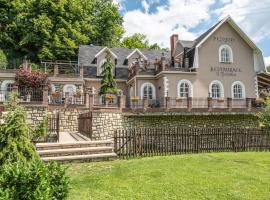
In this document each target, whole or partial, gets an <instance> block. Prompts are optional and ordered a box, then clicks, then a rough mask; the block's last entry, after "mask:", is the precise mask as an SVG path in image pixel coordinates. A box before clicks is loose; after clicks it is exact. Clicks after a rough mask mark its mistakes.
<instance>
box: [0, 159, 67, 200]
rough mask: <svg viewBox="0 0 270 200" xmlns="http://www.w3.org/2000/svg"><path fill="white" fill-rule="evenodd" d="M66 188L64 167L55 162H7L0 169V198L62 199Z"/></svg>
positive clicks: (22, 199)
mask: <svg viewBox="0 0 270 200" xmlns="http://www.w3.org/2000/svg"><path fill="white" fill-rule="evenodd" d="M68 189H69V179H68V177H67V176H66V175H65V169H64V168H62V167H61V166H60V164H58V163H55V162H50V163H48V164H45V163H44V162H42V161H40V160H33V161H32V162H29V163H25V162H17V163H9V164H5V165H3V166H2V167H1V169H0V199H5V200H11V199H12V200H15V199H20V200H36V199H43V200H58V199H61V200H64V199H67V196H68Z"/></svg>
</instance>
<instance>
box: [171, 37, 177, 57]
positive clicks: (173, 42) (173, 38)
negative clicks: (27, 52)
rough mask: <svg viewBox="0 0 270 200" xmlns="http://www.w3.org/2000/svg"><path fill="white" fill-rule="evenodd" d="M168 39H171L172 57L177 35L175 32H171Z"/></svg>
mask: <svg viewBox="0 0 270 200" xmlns="http://www.w3.org/2000/svg"><path fill="white" fill-rule="evenodd" d="M170 40H171V57H173V51H174V49H175V47H176V42H177V40H178V35H177V34H173V35H172V36H171V37H170Z"/></svg>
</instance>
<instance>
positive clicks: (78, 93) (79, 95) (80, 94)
mask: <svg viewBox="0 0 270 200" xmlns="http://www.w3.org/2000/svg"><path fill="white" fill-rule="evenodd" d="M81 96H82V92H81V91H77V92H76V94H74V97H75V98H81Z"/></svg>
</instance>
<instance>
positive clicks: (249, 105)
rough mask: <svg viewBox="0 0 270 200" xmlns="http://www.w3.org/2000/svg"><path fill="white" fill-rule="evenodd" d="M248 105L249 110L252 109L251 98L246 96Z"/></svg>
mask: <svg viewBox="0 0 270 200" xmlns="http://www.w3.org/2000/svg"><path fill="white" fill-rule="evenodd" d="M246 107H247V111H251V107H252V104H251V98H246Z"/></svg>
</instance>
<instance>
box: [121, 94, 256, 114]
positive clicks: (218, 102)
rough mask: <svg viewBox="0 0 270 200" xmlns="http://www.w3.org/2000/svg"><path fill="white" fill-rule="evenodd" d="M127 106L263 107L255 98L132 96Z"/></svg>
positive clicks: (168, 108)
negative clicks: (150, 98)
mask: <svg viewBox="0 0 270 200" xmlns="http://www.w3.org/2000/svg"><path fill="white" fill-rule="evenodd" d="M127 102H128V103H127V105H126V108H130V109H144V110H148V109H149V110H151V109H153V108H156V109H157V108H159V109H166V110H181V109H182V110H187V111H191V110H198V111H199V110H204V111H222V110H223V111H226V110H228V111H231V110H235V109H237V110H247V111H251V110H252V109H253V108H258V107H261V105H258V104H256V103H255V99H252V98H246V99H232V98H219V99H214V98H191V97H189V98H170V97H165V98H160V99H155V100H149V99H147V98H145V99H139V98H137V99H136V101H134V98H131V99H129V100H128V101H127Z"/></svg>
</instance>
